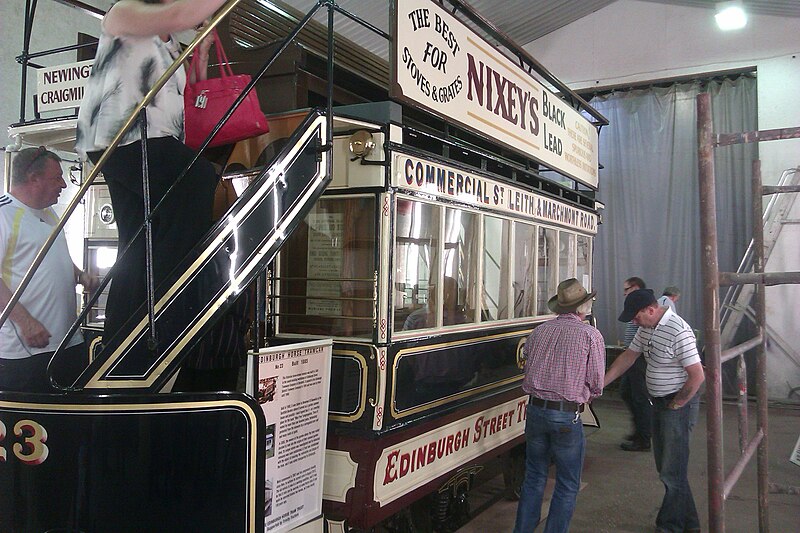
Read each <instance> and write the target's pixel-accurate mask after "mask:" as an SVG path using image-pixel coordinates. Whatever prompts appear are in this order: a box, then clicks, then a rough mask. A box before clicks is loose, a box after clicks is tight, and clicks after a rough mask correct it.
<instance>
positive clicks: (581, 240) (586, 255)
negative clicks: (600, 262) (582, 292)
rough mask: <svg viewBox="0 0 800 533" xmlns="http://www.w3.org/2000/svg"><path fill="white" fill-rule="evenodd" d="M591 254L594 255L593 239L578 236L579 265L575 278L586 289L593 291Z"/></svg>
mask: <svg viewBox="0 0 800 533" xmlns="http://www.w3.org/2000/svg"><path fill="white" fill-rule="evenodd" d="M591 254H592V239H591V238H590V237H587V236H585V235H578V263H577V269H576V272H575V277H576V278H578V280H579V281H580V282H581V284H583V286H584V287H586V289H587V290H591V287H592V280H591V264H592V262H591V259H592V257H591Z"/></svg>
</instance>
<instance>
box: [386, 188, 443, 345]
mask: <svg viewBox="0 0 800 533" xmlns="http://www.w3.org/2000/svg"><path fill="white" fill-rule="evenodd" d="M440 212H441V209H440V208H439V207H437V206H434V205H432V204H426V203H423V202H416V201H412V200H404V199H398V200H397V221H396V224H395V233H396V235H397V238H396V244H395V254H394V264H395V273H394V274H395V275H394V282H395V292H394V308H395V310H394V329H395V331H399V330H404V329H424V328H432V327H436V313H435V309H436V306H435V301H436V291H437V290H438V287H437V286H436V280H437V278H438V277H439V275H438V272H439V226H440V224H439V219H440ZM431 310H433V311H434V312H431ZM412 315H414V316H413V318H412Z"/></svg>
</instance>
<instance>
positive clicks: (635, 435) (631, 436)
mask: <svg viewBox="0 0 800 533" xmlns="http://www.w3.org/2000/svg"><path fill="white" fill-rule="evenodd" d="M638 438H639V434H638V433H636V432H635V431H634V432H633V433H628V434H627V435H625V440H636V439H638Z"/></svg>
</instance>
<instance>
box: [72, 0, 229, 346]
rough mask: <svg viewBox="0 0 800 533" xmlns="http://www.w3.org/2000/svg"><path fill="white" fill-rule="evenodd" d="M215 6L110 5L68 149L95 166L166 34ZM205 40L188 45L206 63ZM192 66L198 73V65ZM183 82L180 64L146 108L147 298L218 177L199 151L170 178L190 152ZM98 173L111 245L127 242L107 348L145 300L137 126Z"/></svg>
mask: <svg viewBox="0 0 800 533" xmlns="http://www.w3.org/2000/svg"><path fill="white" fill-rule="evenodd" d="M224 3H225V0H160V1H159V0H120V1H119V2H117V3H116V4H114V5H113V6H112V7H111V9H109V11H108V13H106V15H105V17H104V18H103V20H102V22H101V24H100V29H101V33H100V39H99V42H98V47H97V55H96V56H95V61H94V64H93V66H92V71H91V74H90V77H89V80H88V83H87V86H86V89H85V93H84V97H83V101H82V102H81V107H80V111H79V113H78V126H77V134H76V136H77V137H76V148H77V150H78V152H79V153H80V154H81V155H83V156H85V157H87V158H88V159H90V160H91V161H92V162H93V163H95V164H96V163H97V162H98V161H99V159H100V157H101V156H102V155H103V152H104V151H105V150H106V148H108V147H109V145H110V144H111V142H112V140H113V139H114V137H115V136H116V135H117V134H118V132H119V131H120V129H121V128H122V126H123V124H124V123H125V121H126V120H127V118H128V116H129V115H130V113H131V112H132V111H133V109H135V108H136V106H137V105H138V104H139V103H140V102H141V101H142V100H143V99H144V96H145V95H146V94H147V93H148V92H149V91H150V89H151V88H152V87H153V86H154V85H155V83H156V81H157V80H158V79H159V78H160V77H161V76H162V75H163V74H164V73H165V72H166V70H167V69H168V68H169V66H170V65H171V64H172V63H173V62H174V60H175V58H177V57H178V55H179V53H180V49H179V45H178V40H177V38H176V36H175V35H174V34H175V33H176V32H180V31H183V30H188V29H192V28H195V27H197V26H198V25H199V24H201V23H203V22H204V21H205V20H206V19H207V18H208V17H210V16H211V15H212V14H213V13H214V12H215V11H216V10H217V9H219V7H220V6H222V5H223V4H224ZM211 42H212V40H211V39H205V40H204V41H203V42H202V43H201V44H200V45H199V46H198V47H197V49H196V51H195V53H197V54H200V56H199V60H200V61H202V62H203V63H204V64H205V65H207V62H208V51H209V48H210V46H211ZM201 71H202V73H201V74H200V76H201V77H202V76H203V73H204V72H205V69H204V68H203V69H201ZM185 85H186V72H185V70H184V68H179V69H178V70H177V71H175V73H174V74H173V75H172V77H171V78H170V79H169V80H168V81H167V83H166V85H164V87H163V88H162V89H161V90H160V91H159V93H158V94H157V95H156V97H155V99H154V100H153V101H152V102H151V103H150V104H149V105H148V106H147V108H146V111H147V159H148V161H147V163H148V174H149V183H150V199H151V208H152V207H154V206H155V205H156V204H158V202H159V201H161V200H162V198H164V201H163V203H162V205H161V207H160V208H159V209H158V211H157V212H156V213H154V214H153V216H152V230H153V232H152V235H153V277H154V284H153V285H154V287H155V288H156V300H157V299H158V297H159V296H160V294H161V293H163V289H162V290H161V291H159V290H158V287H159V284H160V283H161V282H162V281H164V280H165V279H166V278H167V277H168V275H169V274H170V272H171V271H172V270H173V269H174V268H175V267H176V266H177V265H178V264H179V263H180V262H181V260H183V259H184V257H185V256H186V255H187V254H188V253H189V252H190V251H191V250H192V248H193V247H194V246H195V245H196V244H197V243H198V241H199V240H200V239H201V238H202V237H203V236H204V235H205V234H206V232H207V231H208V230H209V229H210V227H211V214H212V211H211V210H212V204H213V200H214V189H215V187H216V184H217V180H218V178H217V174H216V172H215V170H214V167H213V166H212V165H211V163H209V162H208V161H207V160H206V159H204V158H202V157H201V158H199V159H198V160H197V161H196V162H195V163H194V164H193V165H192V167H191V168H190V169H189V170H188V172H187V174H186V176H184V178H183V179H182V180H181V181H180V183H178V184H177V185H176V180H177V179H178V177H179V176H180V174H181V173H182V172H183V171H184V169H185V168H186V166H187V165H188V164H189V162H190V161H191V160H192V159H193V158H194V157H195V155H196V153H195V152H194V151H193V150H191V149H190V148H188V147H187V146H186V145H185V144H184V143H183V142H182V139H183V136H184V109H183V108H184V104H183V92H184V86H185ZM101 170H102V173H103V176H104V177H105V181H106V183H107V184H108V188H109V192H110V193H111V201H112V205H113V208H114V214H115V217H116V220H117V228H118V231H119V243H118V247H119V250H122V249H124V248H125V247H126V246H127V245H128V244H129V243H131V246H130V249H129V250H128V252H127V254H126V255H125V257H124V259H122V260H121V264H119V265H117V266H116V268H115V271H114V277H113V280H112V283H111V287H110V289H109V293H108V300H107V305H106V317H105V325H104V333H103V338H104V343H105V344H106V345H108V343H109V342H110V343H112V344H113V343H115V342H116V341H114V340H113V339H114V337H115V336H117V335H118V334H119V333H120V332H121V331H123V330H124V329H125V324H126V323H127V322H128V321H129V320H131V325H129V326H128V327H127V329H130V328H131V327H132V324H134V323H136V322H137V321H139V320H141V319H142V317H143V316H144V313H143V311H142V310H141V309H143V308H142V306H143V305H144V304H145V302H146V298H147V280H146V269H145V259H146V252H145V234H144V231H142V232H141V233H140V234H139V236H138V237H137V238H136V239H135V240H134V238H133V237H134V235H135V234H136V232H137V231H138V230H139V228H140V227H141V226H142V224H143V222H144V193H143V185H142V146H141V132H140V127H139V124H138V123H137V124H135V125H134V126H133V127H132V128H131V129H130V130H129V131H128V132H127V133H126V134H125V135H124V137H123V138H122V140H121V142H120V144H119V146H118V147H117V149H116V150H114V152H113V153H112V154H111V155H110V156H109V157H108V159H107V160H106V161H105V163H104V165H103V167H102V169H101ZM173 186H175V188H174V189H173V190H172V191H171V192H170V193H169V195H166V193H167V191H168V190H169V189H170V187H173ZM165 195H166V198H165ZM198 306H199V302H198ZM189 307H190V308H191V307H192V306H191V305H190V306H189ZM193 311H195V310H194V309H187V312H193Z"/></svg>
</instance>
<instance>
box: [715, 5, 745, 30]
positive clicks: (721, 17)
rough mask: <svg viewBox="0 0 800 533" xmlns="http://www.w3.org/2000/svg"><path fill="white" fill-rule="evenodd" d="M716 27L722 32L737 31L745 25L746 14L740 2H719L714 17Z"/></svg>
mask: <svg viewBox="0 0 800 533" xmlns="http://www.w3.org/2000/svg"><path fill="white" fill-rule="evenodd" d="M714 18H715V19H716V21H717V26H719V29H721V30H723V31H728V30H738V29H741V28H744V27H745V25H746V24H747V14H746V13H745V12H744V9H743V8H742V3H741V2H720V3H719V4H717V14H716V15H714Z"/></svg>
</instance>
